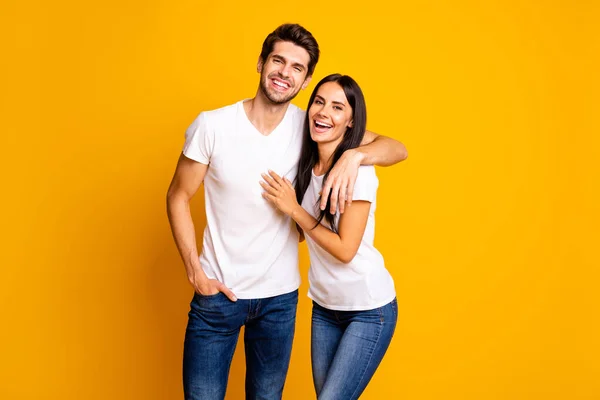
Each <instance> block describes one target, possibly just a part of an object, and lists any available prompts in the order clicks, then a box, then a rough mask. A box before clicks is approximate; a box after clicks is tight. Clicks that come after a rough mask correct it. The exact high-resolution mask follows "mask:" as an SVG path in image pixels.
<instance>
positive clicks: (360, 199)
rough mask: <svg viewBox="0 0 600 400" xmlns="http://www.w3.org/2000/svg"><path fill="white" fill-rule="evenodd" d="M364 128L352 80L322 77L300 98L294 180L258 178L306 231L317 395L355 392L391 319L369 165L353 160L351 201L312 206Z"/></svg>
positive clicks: (326, 399)
mask: <svg viewBox="0 0 600 400" xmlns="http://www.w3.org/2000/svg"><path fill="white" fill-rule="evenodd" d="M365 128H366V105H365V100H364V97H363V94H362V91H361V90H360V87H359V86H358V84H357V83H356V82H355V81H354V80H353V79H352V78H350V77H349V76H345V75H339V74H333V75H329V76H327V77H325V78H323V79H322V80H321V81H320V82H319V83H318V84H317V86H316V87H315V90H314V91H313V93H312V95H311V97H310V101H309V103H308V111H307V113H306V120H305V125H304V139H303V140H304V141H303V145H302V154H301V156H300V161H299V165H298V175H297V179H296V183H295V188H294V186H293V185H292V183H291V182H290V181H289V180H287V179H286V178H281V177H279V176H278V175H277V174H275V173H274V172H272V171H269V175H263V178H264V179H265V181H266V183H265V182H261V185H262V187H263V189H264V190H265V192H264V193H263V196H264V197H265V199H267V200H268V201H269V202H271V203H272V204H273V205H275V206H276V207H277V208H278V209H279V210H280V211H282V212H283V213H285V214H287V215H289V216H290V217H291V218H292V219H293V220H294V221H296V223H297V224H298V226H299V227H300V228H301V229H302V231H303V232H304V233H305V235H306V236H307V238H306V240H307V244H308V249H309V253H310V263H311V267H310V270H309V282H310V289H309V293H308V295H309V297H310V298H311V299H312V300H313V314H312V334H311V336H312V338H311V355H312V369H313V381H314V385H315V390H316V392H317V397H318V398H319V399H321V400H330V399H340V400H348V399H357V398H358V397H359V396H360V394H361V393H362V392H363V390H364V389H365V387H366V386H367V384H368V382H369V381H370V379H371V377H372V376H373V374H374V373H375V370H376V369H377V367H378V365H379V363H380V362H381V359H382V358H383V355H384V354H385V352H386V350H387V348H388V346H389V343H390V341H391V339H392V335H393V333H394V329H395V326H396V319H397V304H396V294H395V290H394V282H393V280H392V277H391V275H390V274H389V272H388V271H387V270H386V268H385V266H384V263H383V257H382V256H381V254H380V253H379V252H378V251H377V249H375V247H373V236H374V230H375V225H374V224H375V220H374V212H375V203H376V201H375V197H376V192H377V186H378V180H377V176H376V175H375V169H374V167H373V166H361V167H360V168H359V171H358V177H357V179H356V183H355V186H354V192H353V195H352V206H351V207H348V208H347V209H346V211H345V212H344V213H343V214H342V215H340V214H339V213H338V214H336V215H332V214H330V213H329V212H327V211H321V210H320V209H319V203H320V192H321V188H322V186H323V181H324V180H326V179H327V175H328V174H329V172H330V171H331V168H332V166H333V165H334V164H335V162H336V161H337V160H338V159H339V158H340V157H341V155H342V154H343V153H344V151H346V150H348V149H352V148H355V147H358V146H359V145H360V144H361V141H362V139H363V136H364V132H365ZM330 202H331V198H329V199H328V201H327V207H325V210H329V209H330ZM300 205H301V206H300Z"/></svg>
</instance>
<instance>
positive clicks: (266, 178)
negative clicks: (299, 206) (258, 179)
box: [260, 174, 281, 189]
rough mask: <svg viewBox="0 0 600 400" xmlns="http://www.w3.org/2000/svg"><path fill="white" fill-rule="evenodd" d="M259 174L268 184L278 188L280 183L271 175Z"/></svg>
mask: <svg viewBox="0 0 600 400" xmlns="http://www.w3.org/2000/svg"><path fill="white" fill-rule="evenodd" d="M260 176H262V177H263V179H264V180H265V181H267V183H268V184H269V185H271V186H272V187H273V188H275V189H278V188H279V187H281V184H280V183H277V181H276V180H275V179H274V178H273V177H271V176H269V175H267V174H260Z"/></svg>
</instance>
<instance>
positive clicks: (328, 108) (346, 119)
mask: <svg viewBox="0 0 600 400" xmlns="http://www.w3.org/2000/svg"><path fill="white" fill-rule="evenodd" d="M352 116H353V111H352V107H350V104H348V99H346V94H345V93H344V89H342V87H341V86H340V85H339V84H338V83H337V82H326V83H324V84H322V85H321V86H320V87H319V90H318V91H317V94H316V95H315V99H314V101H313V102H312V104H311V105H310V108H309V109H308V123H309V124H310V126H309V130H310V137H311V138H312V140H314V141H315V142H317V143H321V144H324V143H331V142H335V143H336V145H337V144H339V143H340V142H341V141H342V138H343V137H344V133H346V129H347V128H350V127H352Z"/></svg>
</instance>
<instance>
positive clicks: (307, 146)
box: [295, 74, 367, 232]
mask: <svg viewBox="0 0 600 400" xmlns="http://www.w3.org/2000/svg"><path fill="white" fill-rule="evenodd" d="M327 82H336V83H337V84H338V85H340V86H341V87H342V89H343V90H344V93H345V94H346V99H347V100H348V104H349V105H350V107H352V118H353V121H354V122H353V124H352V127H351V128H347V129H346V132H345V133H344V136H343V138H342V141H341V142H340V144H338V146H337V148H336V149H335V151H334V152H333V155H332V156H331V164H330V166H329V168H328V169H327V172H325V176H324V177H323V182H325V181H326V180H327V177H328V176H329V172H331V169H332V168H333V166H334V165H335V163H336V162H337V161H338V160H339V159H340V157H341V156H342V154H344V152H345V151H346V150H349V149H354V148H356V147H358V146H360V143H361V142H362V140H363V137H364V135H365V129H366V127H367V106H366V104H365V97H364V96H363V93H362V90H360V87H359V86H358V84H357V83H356V81H355V80H354V79H352V78H351V77H349V76H348V75H341V74H332V75H328V76H326V77H325V78H323V79H321V81H320V82H319V83H317V86H315V89H314V90H313V92H312V94H311V95H310V100H309V101H308V107H307V108H306V118H305V120H304V131H303V139H302V151H301V153H300V161H299V162H298V174H297V176H296V184H295V189H296V199H297V200H298V204H302V199H304V193H305V192H306V189H307V188H308V185H309V184H310V180H311V178H312V169H313V167H314V166H315V165H316V164H317V162H318V161H319V150H318V147H317V143H316V142H314V141H313V140H312V138H311V137H310V123H311V121H310V117H309V110H310V107H311V106H312V104H313V102H314V101H315V96H316V94H317V92H318V90H319V88H320V87H321V86H322V85H323V84H324V83H327ZM320 201H321V199H320V197H319V200H318V202H320ZM317 204H318V203H317ZM330 206H331V193H330V194H329V198H328V199H327V206H326V207H325V210H322V211H321V214H320V215H319V218H318V221H317V224H316V225H315V227H317V226H318V225H319V223H320V222H321V221H322V220H323V217H325V220H326V221H327V222H328V223H329V225H330V227H331V230H333V231H334V232H337V227H336V223H335V215H334V214H331V213H330V212H329V208H330ZM313 229H314V228H313Z"/></svg>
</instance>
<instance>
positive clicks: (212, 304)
mask: <svg viewBox="0 0 600 400" xmlns="http://www.w3.org/2000/svg"><path fill="white" fill-rule="evenodd" d="M318 59H319V47H318V44H317V42H316V40H315V39H314V37H313V36H312V35H311V34H310V32H308V31H307V30H306V29H304V28H303V27H301V26H300V25H295V24H286V25H282V26H280V27H278V28H277V29H276V30H275V31H274V32H272V33H271V34H270V35H268V36H267V38H266V39H265V41H264V43H263V48H262V52H261V54H260V57H259V60H258V66H257V70H258V72H260V84H259V87H258V90H257V93H256V96H255V97H254V98H253V99H251V100H248V101H240V102H238V103H236V104H234V105H230V106H227V107H223V108H220V109H217V110H213V111H208V112H203V113H201V114H200V115H199V116H198V117H197V118H196V120H195V121H194V122H193V123H192V124H191V125H190V127H189V128H188V130H187V131H186V142H185V145H184V149H183V153H182V155H181V156H180V158H179V162H178V164H177V168H176V171H175V175H174V177H173V180H172V182H171V186H170V187H169V192H168V195H167V209H168V215H169V221H170V223H171V229H172V231H173V236H174V239H175V242H176V244H177V248H178V250H179V252H180V255H181V258H182V260H183V262H184V264H185V267H186V271H187V275H188V279H189V281H190V283H191V284H192V286H193V287H194V290H195V294H194V298H193V300H192V302H191V306H190V307H191V311H190V313H189V320H188V326H187V330H186V337H185V346H184V371H183V375H184V392H185V398H186V399H188V400H191V399H211V400H212V399H223V398H224V396H225V390H226V386H227V379H228V374H229V367H230V365H231V359H232V357H233V353H234V350H235V346H236V344H237V339H238V335H239V331H240V328H241V326H243V325H245V327H246V328H245V335H244V343H245V349H246V397H247V398H248V399H280V398H281V395H282V392H283V386H284V382H285V377H286V374H287V370H288V365H289V360H290V354H291V348H292V340H293V336H294V327H295V319H296V305H297V302H298V287H299V286H300V276H299V272H298V231H297V230H296V228H295V225H293V224H292V222H291V220H290V219H289V218H287V217H286V216H284V215H282V214H281V213H279V212H277V211H276V210H275V208H274V207H271V206H270V205H269V204H268V203H267V202H266V201H265V200H264V199H263V197H262V188H261V187H260V185H259V180H260V174H261V173H264V172H266V171H267V170H269V169H270V170H273V171H276V172H277V173H278V174H280V175H281V176H286V177H287V178H288V179H289V180H290V181H293V180H294V178H295V174H296V168H297V163H298V158H299V155H300V150H301V143H302V140H301V139H302V126H303V122H304V115H305V114H304V111H302V110H300V109H299V108H298V107H296V106H294V105H291V104H290V101H291V100H292V99H293V98H294V97H295V96H296V95H297V94H298V92H299V91H300V90H301V89H305V88H306V87H307V86H308V84H309V82H310V79H311V77H312V74H313V71H314V68H315V65H316V64H317V61H318ZM404 158H406V149H405V148H404V146H403V145H402V144H401V143H399V142H397V141H395V140H392V139H389V138H386V137H382V136H378V135H376V134H374V133H372V132H367V133H366V134H365V140H364V141H363V146H361V147H360V148H358V149H354V150H349V151H348V152H347V153H345V154H344V156H343V157H342V158H341V159H340V160H339V162H338V163H337V164H336V166H335V168H334V170H332V172H331V173H330V179H329V180H328V182H327V183H326V185H325V186H324V189H323V198H324V201H323V203H322V207H323V208H324V204H325V203H326V199H327V197H328V194H329V190H330V189H331V190H333V191H332V193H333V195H332V196H333V197H332V202H331V203H332V210H331V211H332V212H335V207H336V206H337V207H339V208H340V212H342V211H343V208H344V207H345V206H346V201H345V199H346V198H350V199H351V198H352V187H353V184H354V181H355V179H356V174H357V171H358V167H359V165H360V164H376V165H391V164H395V163H397V162H399V161H401V160H403V159H404ZM202 182H204V187H205V197H206V216H207V226H206V229H205V230H204V237H203V247H202V253H201V255H200V257H198V252H197V248H196V238H195V233H194V225H193V222H192V218H191V214H190V211H189V202H190V199H191V198H192V196H193V195H194V194H195V193H196V191H197V190H198V188H199V187H200V184H201V183H202ZM338 203H339V204H338Z"/></svg>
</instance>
